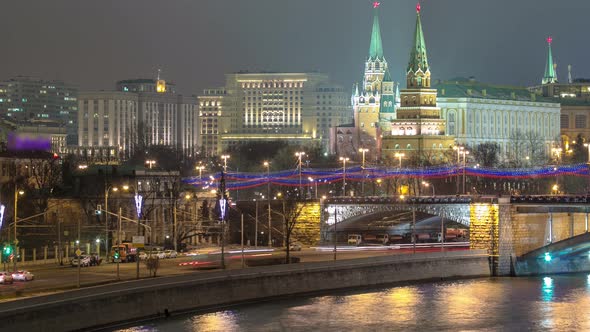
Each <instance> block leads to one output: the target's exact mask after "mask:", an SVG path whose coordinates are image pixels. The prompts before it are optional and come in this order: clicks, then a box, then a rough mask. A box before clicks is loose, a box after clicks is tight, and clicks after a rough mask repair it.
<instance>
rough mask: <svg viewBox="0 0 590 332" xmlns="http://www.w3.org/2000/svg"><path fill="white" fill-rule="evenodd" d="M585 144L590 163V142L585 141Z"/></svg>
mask: <svg viewBox="0 0 590 332" xmlns="http://www.w3.org/2000/svg"><path fill="white" fill-rule="evenodd" d="M584 146H585V147H587V148H588V164H590V144H589V143H584Z"/></svg>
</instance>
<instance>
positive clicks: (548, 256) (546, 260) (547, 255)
mask: <svg viewBox="0 0 590 332" xmlns="http://www.w3.org/2000/svg"><path fill="white" fill-rule="evenodd" d="M545 262H551V254H549V253H548V252H546V253H545Z"/></svg>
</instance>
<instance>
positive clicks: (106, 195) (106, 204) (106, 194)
mask: <svg viewBox="0 0 590 332" xmlns="http://www.w3.org/2000/svg"><path fill="white" fill-rule="evenodd" d="M111 190H112V191H113V192H117V191H118V190H119V188H117V187H112V186H108V187H105V189H104V225H105V226H104V227H105V235H104V236H105V237H104V251H105V253H104V255H105V262H108V261H109V192H110V191H111ZM113 242H114V241H113Z"/></svg>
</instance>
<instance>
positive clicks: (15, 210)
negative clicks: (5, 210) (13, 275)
mask: <svg viewBox="0 0 590 332" xmlns="http://www.w3.org/2000/svg"><path fill="white" fill-rule="evenodd" d="M24 194H25V192H24V191H23V190H18V186H17V185H16V183H15V184H14V249H15V251H16V252H15V253H14V271H15V272H16V261H17V260H18V259H17V257H18V250H19V249H18V239H17V237H16V224H17V221H18V217H17V216H18V196H19V195H21V196H22V195H24Z"/></svg>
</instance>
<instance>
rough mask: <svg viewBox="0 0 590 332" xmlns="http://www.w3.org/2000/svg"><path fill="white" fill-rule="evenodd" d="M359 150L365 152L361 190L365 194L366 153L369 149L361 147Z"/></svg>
mask: <svg viewBox="0 0 590 332" xmlns="http://www.w3.org/2000/svg"><path fill="white" fill-rule="evenodd" d="M359 152H360V153H362V154H363V160H362V164H361V172H362V176H363V181H362V182H361V192H362V195H363V196H365V153H367V152H369V149H366V148H360V149H359Z"/></svg>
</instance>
